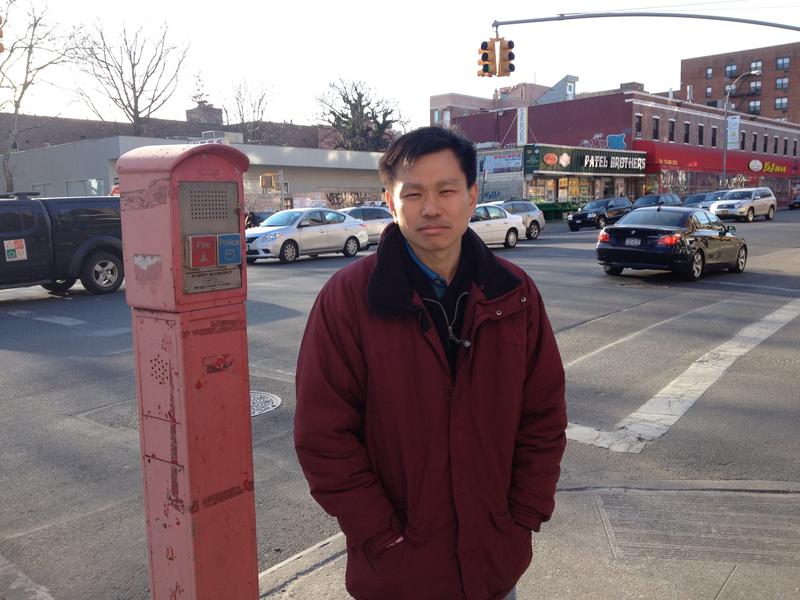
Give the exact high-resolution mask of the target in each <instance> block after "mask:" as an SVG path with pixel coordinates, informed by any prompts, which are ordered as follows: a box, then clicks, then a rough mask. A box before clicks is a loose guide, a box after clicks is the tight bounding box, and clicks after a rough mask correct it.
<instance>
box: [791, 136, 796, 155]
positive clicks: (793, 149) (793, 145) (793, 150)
mask: <svg viewBox="0 0 800 600" xmlns="http://www.w3.org/2000/svg"><path fill="white" fill-rule="evenodd" d="M792 156H797V140H794V141H793V142H792Z"/></svg>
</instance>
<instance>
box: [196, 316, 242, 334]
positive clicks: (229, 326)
mask: <svg viewBox="0 0 800 600" xmlns="http://www.w3.org/2000/svg"><path fill="white" fill-rule="evenodd" d="M246 328H247V327H246V325H245V322H244V321H243V320H241V319H219V320H218V321H211V324H210V325H209V326H208V327H203V328H202V329H193V330H192V332H191V333H192V335H213V334H215V333H229V332H231V331H244V330H245V329H246Z"/></svg>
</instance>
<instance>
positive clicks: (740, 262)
mask: <svg viewBox="0 0 800 600" xmlns="http://www.w3.org/2000/svg"><path fill="white" fill-rule="evenodd" d="M746 264H747V248H745V247H744V246H742V247H741V248H739V254H738V255H737V257H736V262H735V263H733V266H732V267H730V270H731V271H733V272H734V273H741V272H742V271H744V267H745V265H746Z"/></svg>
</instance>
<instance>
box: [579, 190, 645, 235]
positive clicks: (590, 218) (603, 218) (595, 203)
mask: <svg viewBox="0 0 800 600" xmlns="http://www.w3.org/2000/svg"><path fill="white" fill-rule="evenodd" d="M631 210H633V208H632V205H631V201H630V200H628V199H627V198H625V197H624V196H619V197H617V198H603V199H601V200H592V201H591V202H587V203H586V205H584V207H583V208H582V209H580V210H579V211H578V212H576V213H573V214H571V215H569V216H568V217H567V224H568V225H569V228H570V229H571V230H572V231H578V229H580V228H581V227H597V228H598V229H602V228H603V227H605V226H606V224H607V223H616V222H617V221H618V220H619V219H620V218H621V217H622V216H623V215H626V214H628V213H629V212H631Z"/></svg>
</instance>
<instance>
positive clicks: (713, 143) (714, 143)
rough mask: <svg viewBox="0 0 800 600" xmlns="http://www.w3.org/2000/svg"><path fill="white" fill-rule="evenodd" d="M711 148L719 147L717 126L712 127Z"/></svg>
mask: <svg viewBox="0 0 800 600" xmlns="http://www.w3.org/2000/svg"><path fill="white" fill-rule="evenodd" d="M711 147H712V148H716V147H717V128H716V126H715V125H712V126H711Z"/></svg>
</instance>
